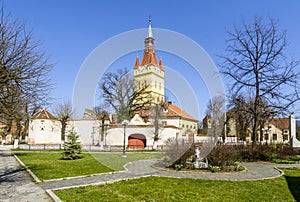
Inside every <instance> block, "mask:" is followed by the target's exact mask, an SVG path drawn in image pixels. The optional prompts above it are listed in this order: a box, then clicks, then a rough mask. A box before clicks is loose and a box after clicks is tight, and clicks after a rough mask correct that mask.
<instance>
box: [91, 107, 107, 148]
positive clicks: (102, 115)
mask: <svg viewBox="0 0 300 202" xmlns="http://www.w3.org/2000/svg"><path fill="white" fill-rule="evenodd" d="M93 111H94V113H95V117H96V119H97V120H98V121H100V125H99V127H100V149H101V150H104V136H105V124H106V121H108V120H109V114H108V112H107V110H106V107H104V106H98V107H94V110H93Z"/></svg>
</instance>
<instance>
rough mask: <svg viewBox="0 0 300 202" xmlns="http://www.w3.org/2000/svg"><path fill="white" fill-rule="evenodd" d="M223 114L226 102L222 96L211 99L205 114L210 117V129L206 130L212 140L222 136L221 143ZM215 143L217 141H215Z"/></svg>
mask: <svg viewBox="0 0 300 202" xmlns="http://www.w3.org/2000/svg"><path fill="white" fill-rule="evenodd" d="M225 112H226V102H225V98H224V97H223V96H216V97H213V98H212V99H211V100H210V101H209V103H208V105H207V110H206V114H207V116H208V117H210V123H211V127H210V128H208V130H207V131H208V134H209V135H210V136H212V137H213V138H215V139H217V138H218V137H219V136H221V135H222V134H223V136H222V139H223V142H225V133H224V126H225ZM215 141H217V140H215Z"/></svg>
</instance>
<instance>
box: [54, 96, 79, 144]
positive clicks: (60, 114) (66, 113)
mask: <svg viewBox="0 0 300 202" xmlns="http://www.w3.org/2000/svg"><path fill="white" fill-rule="evenodd" d="M54 113H55V115H56V116H57V118H58V120H59V121H60V123H61V140H62V141H65V134H66V128H67V124H68V120H70V118H72V116H73V115H74V111H73V109H72V104H71V103H70V102H69V101H68V102H67V101H64V102H62V103H61V104H58V105H57V106H56V108H55V109H54Z"/></svg>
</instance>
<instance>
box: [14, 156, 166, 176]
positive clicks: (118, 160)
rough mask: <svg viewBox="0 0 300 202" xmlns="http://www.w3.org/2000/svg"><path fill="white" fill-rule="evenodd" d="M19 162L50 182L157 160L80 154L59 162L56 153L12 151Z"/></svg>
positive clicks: (148, 157)
mask: <svg viewBox="0 0 300 202" xmlns="http://www.w3.org/2000/svg"><path fill="white" fill-rule="evenodd" d="M14 153H15V154H16V155H17V156H18V157H19V158H20V160H21V161H23V163H24V164H25V165H26V166H27V167H28V168H29V169H30V170H31V171H32V172H33V173H34V174H35V175H36V176H37V177H38V178H39V179H40V180H50V179H58V178H66V177H75V176H81V175H91V174H97V173H107V172H112V171H120V170H124V165H125V164H126V163H129V162H132V161H137V160H141V159H152V158H158V157H159V156H160V155H159V154H158V153H133V152H131V153H127V157H126V158H124V157H122V153H106V152H101V153H94V154H93V155H91V154H89V153H82V156H83V158H81V159H76V160H61V158H62V155H61V152H58V151H50V152H46V151H24V150H23V151H17V150H16V151H14Z"/></svg>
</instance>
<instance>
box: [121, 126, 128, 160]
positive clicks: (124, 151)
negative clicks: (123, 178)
mask: <svg viewBox="0 0 300 202" xmlns="http://www.w3.org/2000/svg"><path fill="white" fill-rule="evenodd" d="M128 123H129V121H128V120H124V121H122V125H123V126H124V139H123V157H126V149H125V138H126V126H127V125H128Z"/></svg>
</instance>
